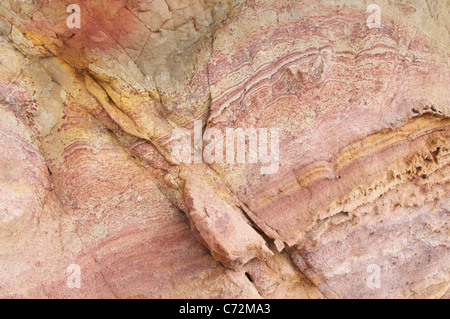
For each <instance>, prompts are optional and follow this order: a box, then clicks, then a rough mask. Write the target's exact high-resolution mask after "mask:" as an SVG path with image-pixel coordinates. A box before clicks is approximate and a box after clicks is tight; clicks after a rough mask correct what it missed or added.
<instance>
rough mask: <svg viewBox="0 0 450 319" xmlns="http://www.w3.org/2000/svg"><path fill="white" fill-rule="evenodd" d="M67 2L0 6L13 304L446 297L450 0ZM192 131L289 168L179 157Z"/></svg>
mask: <svg viewBox="0 0 450 319" xmlns="http://www.w3.org/2000/svg"><path fill="white" fill-rule="evenodd" d="M71 3H72V1H58V2H48V1H40V0H36V1H12V0H11V1H4V2H3V3H2V4H1V5H0V33H1V38H0V51H1V52H2V55H1V56H2V59H1V61H0V62H1V64H0V80H1V81H0V92H1V95H0V103H1V105H2V108H1V112H2V116H1V118H0V134H1V135H2V145H1V150H2V151H1V152H0V157H1V166H0V167H1V172H2V175H1V183H2V188H1V189H2V191H1V193H0V196H1V197H0V205H1V210H0V243H1V244H0V265H1V267H0V269H1V270H0V296H2V297H39V298H45V297H53V298H63V297H69V298H72V297H81V298H83V297H105V298H107V297H115V298H160V297H162V298H172V297H181V298H188V297H202V298H220V297H230V298H246V297H251V298H258V297H267V298H351V297H356V298H371V297H382V298H398V297H407V298H417V297H418V298H423V297H431V298H448V297H449V295H448V294H449V293H448V288H449V279H450V278H449V276H450V273H449V269H448V264H449V257H450V254H449V210H450V206H449V180H448V176H449V174H448V171H449V140H450V139H449V134H450V120H449V115H450V105H449V102H450V96H449V90H448V88H449V87H450V67H449V56H448V52H450V51H449V49H450V48H449V46H450V42H449V41H448V39H449V34H448V30H449V25H448V17H449V16H450V7H449V5H448V4H447V3H445V2H442V1H431V0H428V1H423V0H420V1H419V0H414V1H377V4H378V5H379V6H380V8H381V22H382V23H381V27H380V28H372V29H369V28H368V26H367V24H366V18H367V16H368V15H369V14H368V13H366V8H367V5H368V4H369V3H366V2H365V1H345V2H344V1H292V0H291V1H269V0H264V1H251V0H248V1H220V0H215V1H213V0H204V1H200V0H170V1H169V0H166V1H164V0H161V1H159V0H153V1H144V0H128V1H126V0H117V1H94V0H92V1H90V0H80V1H79V2H78V4H79V5H80V8H81V20H80V21H81V28H79V29H77V28H74V29H69V28H68V27H67V25H66V19H67V17H68V15H69V13H67V12H66V8H67V6H68V5H69V4H71ZM195 120H197V121H202V122H203V124H204V127H203V130H206V129H207V128H216V129H219V130H220V131H223V132H225V131H226V129H227V128H243V129H245V128H278V129H279V130H280V139H279V145H280V149H279V151H280V154H279V167H278V170H277V172H276V173H275V174H261V173H260V169H261V166H262V165H265V164H261V163H256V164H254V163H241V164H230V163H213V164H207V163H205V162H202V163H192V164H185V163H181V164H178V163H176V162H175V161H174V160H173V158H172V156H171V150H173V147H174V144H175V143H176V141H175V140H173V139H172V131H173V130H174V129H175V128H177V127H184V128H187V129H189V130H192V129H194V121H195ZM70 264H77V265H79V266H80V269H81V271H82V277H81V278H82V283H81V287H80V289H70V288H69V287H68V286H67V284H66V280H67V277H68V274H67V273H66V268H67V266H68V265H70ZM370 265H377V266H378V267H379V269H380V276H381V277H380V279H381V283H380V287H379V288H376V289H373V288H370V287H368V285H367V282H366V279H367V277H368V276H369V275H370V273H369V272H368V271H367V269H368V267H369V266H370Z"/></svg>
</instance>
